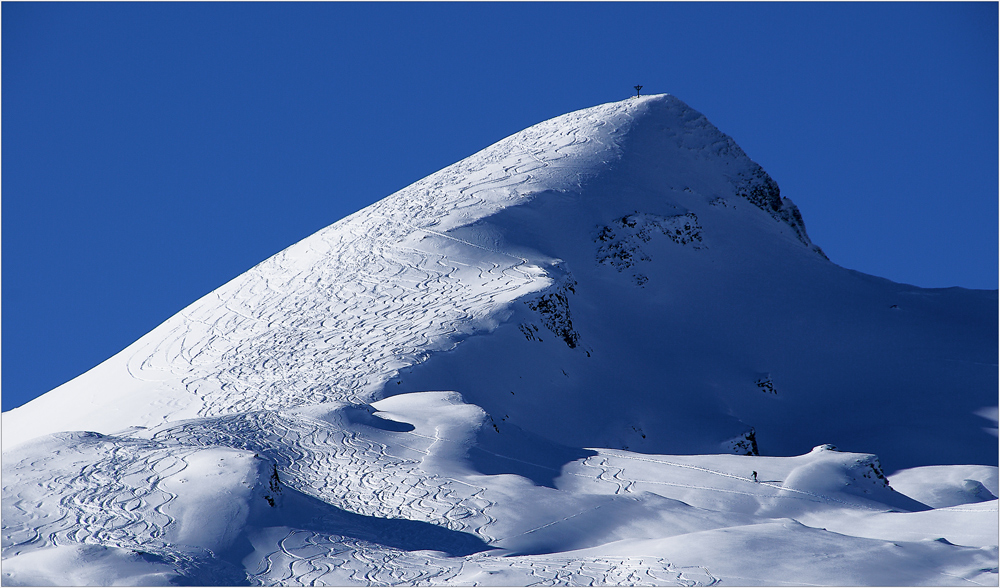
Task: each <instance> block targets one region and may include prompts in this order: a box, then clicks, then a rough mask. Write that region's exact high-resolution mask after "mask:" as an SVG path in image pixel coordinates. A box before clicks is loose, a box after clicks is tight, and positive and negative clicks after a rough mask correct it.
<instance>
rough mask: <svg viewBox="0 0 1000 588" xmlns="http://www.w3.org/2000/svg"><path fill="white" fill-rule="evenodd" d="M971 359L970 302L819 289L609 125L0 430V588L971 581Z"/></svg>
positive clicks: (993, 485) (709, 136)
mask: <svg viewBox="0 0 1000 588" xmlns="http://www.w3.org/2000/svg"><path fill="white" fill-rule="evenodd" d="M996 359H997V292H996V291H970V290H964V289H959V288H951V289H937V290H927V289H920V288H916V287H913V286H908V285H904V284H896V283H893V282H890V281H887V280H883V279H880V278H875V277H872V276H867V275H864V274H860V273H857V272H853V271H850V270H845V269H843V268H840V267H838V266H836V265H835V264H833V263H831V262H830V261H829V260H827V259H826V257H825V256H824V255H823V254H822V251H821V250H820V249H819V248H818V247H816V246H815V245H813V244H812V243H811V241H810V240H809V238H808V235H807V234H806V230H805V226H804V223H803V220H802V218H801V215H800V214H799V213H798V210H797V209H796V208H795V206H794V204H792V203H791V201H789V200H788V199H786V198H783V197H781V195H780V193H779V191H778V187H777V184H776V183H775V182H774V181H773V180H772V179H771V178H770V177H769V176H767V174H766V173H765V172H764V171H763V170H762V169H761V168H760V166H758V165H757V164H755V163H754V162H752V161H751V160H750V159H749V158H748V157H747V156H746V155H745V154H744V153H743V151H742V150H741V149H740V148H739V147H738V146H737V145H736V144H735V143H734V142H733V141H732V139H730V138H729V137H727V136H726V135H724V134H723V133H721V132H720V131H718V130H717V129H716V128H715V127H713V126H712V125H711V124H710V123H709V122H708V121H707V119H706V118H705V117H704V116H702V115H701V114H699V113H697V112H695V111H694V110H692V109H690V108H689V107H688V106H686V105H685V104H683V103H682V102H680V101H679V100H677V99H676V98H674V97H672V96H667V95H661V96H649V97H643V98H639V99H630V100H627V101H623V102H617V103H611V104H606V105H602V106H598V107H594V108H589V109H585V110H582V111H578V112H574V113H570V114H567V115H563V116H561V117H557V118H555V119H552V120H550V121H546V122H544V123H541V124H539V125H536V126H534V127H531V128H529V129H526V130H525V131H522V132H520V133H517V134H515V135H512V136H511V137H508V138H507V139H504V140H502V141H500V142H499V143H497V144H495V145H493V146H491V147H489V148H487V149H485V150H483V151H482V152H480V153H478V154H476V155H473V156H472V157H469V158H467V159H465V160H463V161H461V162H458V163H456V164H454V165H452V166H449V167H448V168H445V169H444V170H441V171H439V172H437V173H435V174H432V175H430V176H428V177H427V178H425V179H424V180H421V181H419V182H417V183H415V184H413V185H412V186H409V187H407V188H406V189H404V190H402V191H400V192H398V193H396V194H393V195H391V196H389V197H388V198H386V199H384V200H382V201H380V202H378V203H376V204H374V205H372V206H370V207H368V208H366V209H364V210H362V211H360V212H358V213H356V214H354V215H352V216H350V217H347V218H345V219H343V220H341V221H339V222H337V223H334V224H333V225H331V226H330V227H328V228H326V229H324V230H322V231H320V232H319V233H317V234H315V235H313V236H311V237H309V238H307V239H305V240H303V241H301V242H300V243H298V244H296V245H294V246H292V247H290V248H289V249H287V250H285V251H283V252H281V253H279V254H278V255H276V256H274V257H272V258H271V259H268V260H266V261H265V262H263V263H261V264H260V265H258V266H257V267H255V268H253V269H251V270H250V271H248V272H247V273H245V274H243V275H242V276H240V277H238V278H237V279H235V280H233V281H232V282H230V283H228V284H226V285H225V286H223V287H222V288H220V289H219V290H217V291H215V292H213V293H211V294H209V295H207V296H206V297H204V298H202V299H201V300H199V301H197V302H195V303H194V304H192V305H191V306H190V307H188V308H186V309H185V310H184V311H182V312H181V313H179V314H178V315H176V316H175V317H173V318H171V319H169V320H168V321H167V322H165V323H164V324H163V325H161V326H159V327H157V328H156V329H154V330H153V331H151V332H150V333H149V334H148V335H146V336H145V337H143V338H141V339H140V340H139V341H137V342H136V343H134V344H133V345H131V346H130V347H128V348H127V349H125V350H124V351H122V352H121V353H120V354H118V355H116V356H115V357H113V358H111V359H109V360H108V361H106V362H105V363H103V364H101V365H99V366H97V367H96V368H94V369H93V370H91V371H90V372H88V373H86V374H84V375H82V376H80V377H78V378H76V379H75V380H73V381H71V382H68V383H67V384H65V385H63V386H60V387H59V388H57V389H55V390H53V391H52V392H50V393H48V394H46V395H44V396H42V397H40V398H38V399H36V400H34V401H32V402H30V403H28V404H26V405H24V406H23V407H20V408H17V409H14V410H12V411H9V412H7V413H4V414H3V417H2V418H3V421H2V423H3V430H2V434H3V449H4V453H3V498H2V505H3V557H4V560H3V576H2V577H3V582H4V584H10V585H15V584H46V583H50V584H51V583H55V584H68V583H79V584H114V583H124V584H138V583H165V582H181V583H185V582H186V583H199V584H236V583H248V582H249V583H259V584H276V583H290V584H304V583H310V582H315V583H321V584H334V585H350V584H373V583H375V584H387V583H388V584H415V583H420V584H428V583H448V584H475V583H478V584H487V585H489V584H493V585H504V584H514V585H520V584H533V583H561V584H588V583H605V584H606V583H616V584H618V583H625V584H630V583H631V584H635V583H639V584H664V585H672V584H685V585H690V584H692V583H695V584H706V583H720V582H721V583H729V584H781V583H792V584H804V583H815V584H946V585H947V584H953V583H956V582H961V583H966V584H970V583H971V584H972V585H977V584H987V585H996V584H997V577H998V576H997V539H996V535H997V514H996V513H997V499H996V496H997V493H998V489H997V467H996V460H997V440H996V416H995V415H996V410H997V409H996V404H997V362H996ZM85 431H87V432H85ZM829 443H833V444H835V445H836V446H837V447H840V448H841V449H843V450H844V451H837V450H835V449H833V448H832V447H833V446H831V445H824V444H829ZM758 453H759V454H760V455H757V454H758ZM876 454H877V456H878V457H876ZM765 456H766V457H765ZM883 465H884V466H885V467H886V468H888V470H889V471H895V470H902V471H899V472H898V473H897V474H892V475H890V476H888V479H887V478H886V476H885V470H883ZM904 468H906V469H904ZM752 472H756V473H757V480H756V481H755V480H754V479H753V476H752ZM897 479H898V480H900V482H899V483H897V482H896V480H897ZM890 482H891V483H892V485H891V486H890ZM894 488H895V489H894Z"/></svg>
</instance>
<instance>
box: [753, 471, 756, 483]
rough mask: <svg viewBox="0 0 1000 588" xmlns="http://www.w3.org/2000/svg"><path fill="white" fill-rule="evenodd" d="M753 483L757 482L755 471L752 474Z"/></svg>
mask: <svg viewBox="0 0 1000 588" xmlns="http://www.w3.org/2000/svg"><path fill="white" fill-rule="evenodd" d="M753 481H754V482H756V481H757V471H756V470H754V473H753Z"/></svg>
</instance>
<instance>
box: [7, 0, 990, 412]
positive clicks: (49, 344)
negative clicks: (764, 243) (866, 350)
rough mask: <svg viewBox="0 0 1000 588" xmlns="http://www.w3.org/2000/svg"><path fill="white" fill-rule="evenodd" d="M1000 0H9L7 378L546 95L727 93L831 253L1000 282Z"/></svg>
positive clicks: (260, 254)
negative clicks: (688, 0)
mask: <svg viewBox="0 0 1000 588" xmlns="http://www.w3.org/2000/svg"><path fill="white" fill-rule="evenodd" d="M997 7H998V5H997V3H994V2H980V3H952V2H946V3H912V4H911V3H895V2H893V3H833V4H826V3H804V4H790V3H765V4H756V3H736V4H729V3H715V2H711V3H698V4H681V3H647V2H642V3H629V4H625V3H582V4H576V3H509V4H492V3H470V4H464V3H441V4H423V3H419V4H418V3H402V4H398V3H396V4H374V3H357V4H354V3H350V4H349V3H312V2H307V3H294V4H286V3H230V2H222V3H204V4H203V3H181V2H177V3H174V2H169V3H118V2H112V3H20V2H16V3H11V2H5V3H3V4H2V5H0V10H2V37H0V42H2V90H3V91H2V286H3V288H2V309H3V311H2V377H3V380H2V384H3V386H2V396H3V409H4V410H9V409H11V408H13V407H15V406H18V405H20V404H22V403H24V402H26V401H28V400H30V399H31V398H33V397H35V396H38V395H40V394H42V393H44V392H47V391H48V390H50V389H52V388H54V387H55V386H58V385H59V384H61V383H63V382H65V381H67V380H69V379H72V378H73V377H75V376H77V375H79V374H80V373H83V372H84V371H86V370H88V369H90V368H91V367H94V366H95V365H97V364H98V363H100V362H101V361H103V360H105V359H107V358H108V357H110V356H112V355H114V354H115V353H117V352H118V351H120V350H121V349H123V348H124V347H126V346H127V345H129V344H130V343H132V342H133V341H134V340H136V339H138V338H139V337H141V336H142V335H143V334H145V333H146V332H148V331H149V330H150V329H152V328H153V327H155V326H156V325H158V324H159V323H161V322H163V321H164V320H166V319H167V318H169V317H170V316H171V315H173V314H175V313H176V312H178V311H180V310H181V309H182V308H184V307H185V306H187V305H188V304H190V303H191V302H193V301H194V300H196V299H197V298H199V297H201V296H203V295H204V294H207V293H208V292H210V291H212V290H213V289H215V288H217V287H218V286H220V285H222V284H223V283H225V282H226V281H228V280H230V279H232V278H234V277H236V276H237V275H239V274H241V273H242V272H244V271H246V270H247V269H249V268H250V267H252V266H253V265H255V264H257V263H258V262H260V261H262V260H264V259H266V258H267V257H269V256H271V255H273V254H274V253H277V252H278V251H280V250H281V249H283V248H284V247H286V246H288V245H291V244H292V243H294V242H296V241H298V240H300V239H302V238H305V237H307V236H308V235H310V234H311V233H313V232H315V231H317V230H319V229H320V228H322V227H324V226H326V225H328V224H330V223H333V222H335V221H337V220H338V219H340V218H342V217H344V216H345V215H347V214H350V213H352V212H354V211H356V210H359V209H361V208H363V207H365V206H367V205H368V204H371V203H373V202H375V201H377V200H379V199H381V198H383V197H385V196H387V195H389V194H390V193H392V192H394V191H396V190H398V189H400V188H403V187H404V186H406V185H408V184H410V183H412V182H414V181H416V180H418V179H420V178H422V177H424V176H426V175H428V174H430V173H432V172H434V171H437V170H438V169H440V168H442V167H444V166H446V165H448V164H451V163H453V162H455V161H457V160H459V159H462V158H464V157H466V156H468V155H471V154H472V153H474V152H476V151H478V150H480V149H482V148H484V147H486V146H488V145H490V144H492V143H494V142H496V141H498V140H499V139H502V138H503V137H505V136H507V135H510V134H512V133H515V132H517V131H519V130H521V129H523V128H525V127H528V126H530V125H532V124H534V123H537V122H540V121H542V120H545V119H548V118H551V117H553V116H557V115H559V114H563V113H565V112H569V111H572V110H576V109H579V108H584V107H588V106H593V105H596V104H600V103H604V102H609V101H614V100H620V99H623V98H626V97H627V96H629V95H630V93H632V92H633V90H632V86H634V85H636V84H642V85H644V89H643V92H644V93H661V92H666V93H671V94H674V95H675V96H677V97H679V98H680V99H682V100H684V101H685V102H687V103H688V104H689V105H690V106H691V107H693V108H695V109H696V110H699V111H701V112H702V113H704V114H705V115H706V116H707V117H708V118H709V120H710V121H712V122H713V123H714V124H715V125H716V126H718V127H719V128H720V129H721V130H722V131H723V132H725V133H728V134H729V135H731V136H732V137H733V138H734V139H735V140H736V141H737V143H739V144H740V145H741V146H742V147H743V149H744V150H745V151H746V152H747V154H748V155H749V156H750V157H751V158H752V159H754V160H755V161H757V162H758V163H760V164H761V165H762V166H763V167H764V169H766V170H767V171H768V172H769V173H770V175H771V176H772V177H773V178H774V179H775V180H776V181H777V182H778V184H779V185H780V186H781V188H782V194H783V195H785V196H787V197H789V198H791V199H792V200H793V201H794V202H795V203H796V204H797V205H798V206H799V208H800V209H801V211H802V213H803V216H804V218H805V222H806V227H807V229H808V231H809V234H810V236H811V238H812V239H813V241H814V242H816V243H817V244H819V245H820V246H821V247H823V249H824V251H825V252H826V253H827V255H828V256H829V257H830V259H831V260H833V261H834V262H836V263H838V264H840V265H842V266H845V267H848V268H852V269H857V270H859V271H863V272H866V273H870V274H875V275H878V276H883V277H887V278H890V279H892V280H896V281H901V282H906V283H911V284H916V285H919V286H926V287H948V286H962V287H968V288H990V289H993V288H997V266H998V261H997V260H998V256H997V251H998V244H997V223H998V211H997V202H998V199H997V189H998V178H997V169H998V148H997V145H998V117H997V113H998V95H997V87H998V67H997V63H998V54H997V47H998V38H997V17H998V14H997Z"/></svg>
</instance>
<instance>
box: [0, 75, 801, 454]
mask: <svg viewBox="0 0 1000 588" xmlns="http://www.w3.org/2000/svg"><path fill="white" fill-rule="evenodd" d="M741 199H746V200H747V201H749V202H750V203H752V204H753V205H754V206H755V207H756V208H757V209H759V210H760V211H761V212H762V213H765V215H766V216H765V215H761V214H759V213H758V214H757V215H756V217H754V216H753V215H751V217H750V219H751V220H750V223H749V225H748V226H750V227H751V228H752V229H753V230H764V231H765V233H767V232H770V233H778V232H782V231H784V232H787V233H788V234H789V235H790V236H793V237H794V238H795V239H797V240H798V241H799V244H798V247H801V245H802V244H803V243H804V244H808V238H807V237H806V236H805V230H804V228H802V225H801V221H800V220H799V216H798V212H797V210H796V209H795V207H794V205H792V204H791V203H790V202H789V201H787V199H781V198H780V197H779V196H778V193H777V186H776V185H775V184H774V182H773V181H772V180H771V179H770V178H769V177H768V176H767V175H766V174H765V173H764V172H763V171H762V170H761V169H760V167H759V166H757V165H756V164H755V163H753V162H752V161H751V160H750V159H749V158H747V156H746V155H745V154H744V153H743V151H742V150H741V149H740V148H739V147H738V146H737V145H736V144H735V143H734V142H733V141H732V139H730V138H729V137H728V136H726V135H724V134H723V133H721V132H720V131H718V129H716V128H715V127H714V126H712V125H711V124H710V123H709V122H708V121H707V119H706V118H705V117H704V116H703V115H701V114H700V113H697V112H695V111H694V110H692V109H691V108H689V107H688V106H687V105H685V104H684V103H683V102H681V101H680V100H678V99H677V98H674V97H672V96H669V95H658V96H644V97H641V98H632V99H628V100H624V101H620V102H614V103H609V104H604V105H600V106H596V107H593V108H587V109H583V110H579V111H576V112H572V113H569V114H565V115H562V116H559V117H556V118H554V119H551V120H549V121H545V122H542V123H539V124H537V125H534V126H532V127H530V128H528V129H525V130H524V131H521V132H519V133H515V134H514V135H511V136H510V137H507V138H506V139H503V140H501V141H499V142H497V143H496V144H494V145H492V146H490V147H488V148H486V149H484V150H483V151H481V152H479V153H477V154H475V155H472V156H470V157H468V158H466V159H464V160H462V161H460V162H457V163H455V164H453V165H451V166H448V167H447V168H445V169H443V170H441V171H439V172H436V173H434V174H431V175H430V176H428V177H426V178H424V179H423V180H420V181H418V182H416V183H414V184H412V185H411V186H409V187H407V188H404V189H403V190H400V191H399V192H397V193H395V194H392V195H390V196H389V197H387V198H385V199H383V200H381V201H379V202H377V203H375V204H373V205H372V206H369V207H367V208H365V209H363V210H361V211H359V212H357V213H355V214H353V215H351V216H349V217H347V218H345V219H343V220H341V221H339V222H336V223H334V224H333V225H331V226H329V227H327V228H326V229H324V230H322V231H320V232H318V233H317V234H315V235H313V236H311V237H308V238H306V239H304V240H303V241H301V242H299V243H297V244H296V245H293V246H292V247H290V248H288V249H287V250H285V251H283V252H281V253H279V254H277V255H275V256H274V257H272V258H271V259H269V260H266V261H265V262H263V263H261V264H260V265H258V266H257V267H255V268H253V269H251V270H250V271H248V272H247V273H246V274H244V275H242V276H240V277H238V278H236V279H235V280H233V281H232V282H230V283H228V284H226V285H225V286H223V287H222V288H220V289H218V290H217V291H216V292H213V293H211V294H209V295H208V296H206V297H205V298H203V299H201V300H199V301H197V302H196V303H194V304H193V305H191V306H190V307H188V308H186V309H185V310H184V311H182V312H181V313H179V314H178V315H177V316H175V317H173V318H171V319H170V320H168V321H167V322H166V323H164V324H163V325H161V326H160V327H158V328H157V329H156V330H154V331H153V332H151V333H150V334H149V335H147V336H145V337H143V338H142V339H141V340H140V341H138V342H136V343H135V344H133V345H132V346H130V347H129V348H128V349H126V350H125V351H123V352H122V353H121V354H119V355H118V356H116V358H113V359H112V360H109V362H107V363H106V364H104V365H102V366H100V367H98V368H95V370H93V371H92V372H90V373H88V374H86V375H84V376H82V377H81V378H78V379H77V380H74V381H73V382H70V383H68V384H66V385H65V386H63V387H60V388H59V389H57V390H56V391H54V392H53V393H51V394H49V395H46V396H44V397H42V398H39V399H37V400H36V401H34V402H32V403H29V404H28V405H26V406H25V407H22V408H19V409H15V411H13V412H12V413H11V414H13V415H24V417H23V418H17V419H10V418H8V419H7V420H8V421H9V422H8V423H7V425H6V426H5V427H4V439H5V440H6V441H7V442H10V443H13V442H17V441H20V440H24V439H27V438H30V437H31V436H35V435H40V434H44V433H48V432H54V431H58V430H72V429H93V430H100V431H112V430H118V429H120V428H122V427H123V426H153V425H157V424H160V423H162V422H166V421H170V420H173V419H176V418H184V417H190V416H196V415H217V414H226V413H229V412H233V411H240V410H246V409H274V408H280V407H288V406H297V405H301V404H310V403H318V402H326V401H334V400H336V401H350V402H355V401H369V400H372V399H374V398H377V397H380V396H381V395H383V394H385V393H386V392H385V391H383V389H384V387H385V385H386V382H388V381H389V380H390V379H391V378H392V377H393V376H394V374H395V373H396V372H397V371H398V370H399V369H402V368H407V367H411V366H414V365H416V364H419V363H421V362H422V361H423V360H425V359H426V358H427V357H429V355H430V354H432V353H434V352H436V351H440V350H445V349H450V348H452V347H454V345H455V344H456V343H457V342H458V341H459V340H461V339H463V338H465V337H467V336H469V335H471V334H474V333H482V332H489V331H492V330H494V329H495V328H496V327H497V326H498V325H499V324H500V323H501V322H503V321H504V320H505V317H507V316H508V315H509V314H510V305H511V304H512V303H513V301H515V300H517V299H521V298H524V297H525V296H528V295H529V294H531V293H532V292H538V291H541V290H544V289H547V288H550V287H556V288H561V287H565V284H566V283H568V282H567V280H570V279H571V278H570V274H571V266H572V265H577V266H579V265H584V264H589V263H590V261H589V258H594V259H597V260H598V261H601V262H603V263H606V264H610V265H613V266H614V267H616V268H617V269H618V270H619V271H621V270H622V268H623V266H625V265H629V266H631V265H632V261H640V260H643V259H647V258H648V255H647V254H646V253H644V250H642V249H641V248H640V247H639V243H643V242H646V241H649V239H650V234H652V233H657V234H661V235H665V236H667V237H668V238H669V239H670V240H673V241H675V242H678V243H682V242H688V241H690V242H692V243H693V245H692V247H691V248H692V249H697V248H698V247H700V245H699V244H700V243H702V241H703V237H702V235H703V233H704V230H705V229H704V228H703V227H702V225H701V224H699V221H698V218H699V215H700V216H702V217H704V216H705V215H704V213H702V212H697V213H696V212H695V209H698V210H699V211H700V210H701V209H711V210H713V211H714V210H721V209H723V208H727V207H729V208H730V209H732V208H735V204H736V202H739V201H740V200H741ZM744 208H745V207H744ZM730 212H733V211H732V210H730ZM768 217H770V218H768ZM771 221H776V222H771ZM742 224H744V225H747V223H745V222H744V223H742ZM618 225H620V226H618ZM616 226H617V229H614V230H616V231H617V233H615V234H614V236H612V233H611V232H610V231H612V228H613V227H616ZM780 227H785V229H781V228H780ZM719 230H720V231H721V230H725V228H724V227H720V229H719ZM602 231H603V232H602ZM751 232H753V231H751ZM647 248H648V247H647ZM803 249H806V248H803ZM569 259H572V260H574V262H573V263H572V264H567V263H565V262H564V260H569ZM584 259H587V261H583V260H584ZM635 279H636V280H637V281H642V280H644V279H646V277H645V276H644V275H641V274H637V275H636V276H635ZM378 309H382V311H381V312H380V311H379V310H378ZM373 310H374V312H372V311H373ZM552 320H557V319H552ZM376 325H377V326H376ZM373 328H374V329H377V330H375V331H373V330H372V329H373ZM566 335H567V336H571V334H570V333H568V332H567V333H566ZM361 357H364V358H365V359H364V360H363V361H362V360H360V359H359V358H361ZM112 364H113V365H114V367H112ZM98 374H100V375H98ZM106 378H114V379H115V380H116V381H118V382H119V383H120V385H116V386H107V385H104V384H97V383H96V382H98V381H99V380H102V379H106ZM389 393H391V392H389ZM56 406H58V407H61V408H63V409H62V410H54V409H55V407H56ZM65 407H73V408H72V409H71V410H65ZM28 414H32V415H34V416H32V417H30V418H29V417H28V416H27V415H28Z"/></svg>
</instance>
